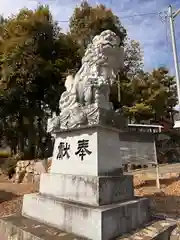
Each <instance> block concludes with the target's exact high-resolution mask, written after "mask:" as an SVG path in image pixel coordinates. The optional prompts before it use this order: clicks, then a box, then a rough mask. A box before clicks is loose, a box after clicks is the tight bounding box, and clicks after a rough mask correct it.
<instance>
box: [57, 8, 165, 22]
mask: <svg viewBox="0 0 180 240" xmlns="http://www.w3.org/2000/svg"><path fill="white" fill-rule="evenodd" d="M164 13H166V11H164V12H151V13H142V14H134V15H128V16H122V17H120V19H125V18H134V17H144V16H151V15H157V16H158V15H159V14H164ZM57 22H60V23H61V22H62V23H67V22H69V21H68V20H58V21H57Z"/></svg>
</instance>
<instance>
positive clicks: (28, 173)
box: [14, 160, 48, 183]
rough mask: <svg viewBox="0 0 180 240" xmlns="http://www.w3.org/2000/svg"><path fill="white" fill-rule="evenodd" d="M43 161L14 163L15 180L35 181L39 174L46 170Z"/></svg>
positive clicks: (18, 181) (37, 179)
mask: <svg viewBox="0 0 180 240" xmlns="http://www.w3.org/2000/svg"><path fill="white" fill-rule="evenodd" d="M47 170H48V169H46V167H45V164H44V162H43V161H39V162H38V161H34V160H32V161H18V162H17V164H16V174H15V179H14V180H15V182H17V183H20V182H25V183H27V182H37V181H39V179H40V174H41V173H44V172H47Z"/></svg>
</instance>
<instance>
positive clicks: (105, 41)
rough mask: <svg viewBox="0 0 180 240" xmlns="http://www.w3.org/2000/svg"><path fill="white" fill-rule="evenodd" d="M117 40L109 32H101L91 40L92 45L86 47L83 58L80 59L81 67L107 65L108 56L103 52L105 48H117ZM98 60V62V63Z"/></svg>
mask: <svg viewBox="0 0 180 240" xmlns="http://www.w3.org/2000/svg"><path fill="white" fill-rule="evenodd" d="M119 43H120V41H119V38H118V37H117V35H116V34H115V33H114V32H112V31H110V30H106V31H103V32H102V33H101V34H100V35H97V36H95V37H94V38H93V40H92V43H90V44H89V45H88V46H87V49H86V51H85V54H84V57H83V58H82V66H83V65H84V64H86V65H87V66H92V65H94V64H96V65H102V64H103V63H104V64H106V63H108V54H107V53H106V52H105V51H104V49H105V48H106V49H107V48H109V49H110V48H119ZM99 60H100V61H99Z"/></svg>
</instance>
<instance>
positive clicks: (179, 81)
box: [168, 5, 180, 128]
mask: <svg viewBox="0 0 180 240" xmlns="http://www.w3.org/2000/svg"><path fill="white" fill-rule="evenodd" d="M178 14H180V9H178V10H177V11H176V12H175V13H173V11H172V6H171V5H169V11H168V16H169V23H170V32H171V38H172V49H173V57H174V67H175V73H176V87H177V97H178V111H180V73H179V63H178V56H177V47H176V38H175V31H174V19H175V17H176V16H177V15H178ZM179 117H180V113H179ZM179 117H178V118H179ZM174 128H180V119H178V121H176V122H175V125H174Z"/></svg>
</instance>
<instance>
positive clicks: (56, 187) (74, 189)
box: [39, 173, 134, 206]
mask: <svg viewBox="0 0 180 240" xmlns="http://www.w3.org/2000/svg"><path fill="white" fill-rule="evenodd" d="M132 178H133V177H132V176H130V175H120V176H114V177H110V176H105V177H93V176H79V175H69V174H51V173H44V174H42V175H41V181H40V189H39V192H40V193H41V194H45V195H50V196H54V197H56V198H61V199H66V200H70V201H76V202H81V203H84V204H90V205H97V206H99V205H103V204H111V203H115V202H118V201H123V200H130V199H133V198H134V188H133V181H132Z"/></svg>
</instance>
